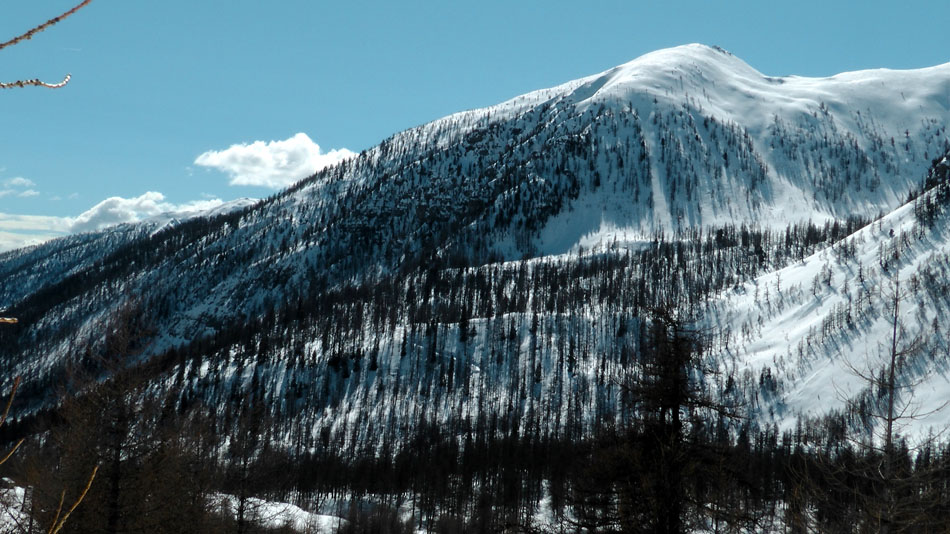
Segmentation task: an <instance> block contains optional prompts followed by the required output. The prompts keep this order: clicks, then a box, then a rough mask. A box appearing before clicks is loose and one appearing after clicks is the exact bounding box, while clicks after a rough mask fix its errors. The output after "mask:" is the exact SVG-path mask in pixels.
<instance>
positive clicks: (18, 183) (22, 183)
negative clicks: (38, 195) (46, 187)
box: [3, 176, 36, 187]
mask: <svg viewBox="0 0 950 534" xmlns="http://www.w3.org/2000/svg"><path fill="white" fill-rule="evenodd" d="M3 185H5V186H7V187H35V186H36V184H35V183H34V182H33V180H28V179H26V178H24V177H22V176H17V177H16V178H10V179H9V180H6V181H4V182H3Z"/></svg>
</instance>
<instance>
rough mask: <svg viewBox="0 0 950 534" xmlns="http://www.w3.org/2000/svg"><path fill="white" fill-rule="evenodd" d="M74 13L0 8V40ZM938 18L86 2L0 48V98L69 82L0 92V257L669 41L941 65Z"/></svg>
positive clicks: (817, 5) (945, 41) (784, 58)
mask: <svg viewBox="0 0 950 534" xmlns="http://www.w3.org/2000/svg"><path fill="white" fill-rule="evenodd" d="M78 1H79V0H44V1H42V2H40V1H37V0H6V1H5V2H3V6H2V7H0V13H2V17H0V39H2V40H6V39H8V38H10V37H12V36H14V35H17V34H19V33H21V32H23V31H25V30H27V29H29V28H30V27H31V26H32V25H34V24H36V23H38V22H40V21H43V20H46V19H48V18H50V17H52V16H55V15H57V14H59V13H60V12H62V11H65V10H66V9H69V8H70V7H72V6H73V5H74V4H75V3H77V2H78ZM945 14H946V2H945V1H944V0H932V1H913V0H910V1H904V2H894V1H893V0H891V1H887V2H884V1H877V0H867V1H863V2H845V1H833V0H825V1H820V2H819V1H809V0H805V1H800V2H781V3H780V2H762V1H761V0H758V1H743V0H718V1H717V0H690V1H685V0H683V1H676V0H672V1H667V2H660V1H657V0H644V1H637V0H627V1H596V0H592V1H589V2H563V1H559V0H547V1H543V2H542V1H512V0H508V1H493V0H484V1H480V2H461V1H459V2H456V1H451V2H450V1H444V0H443V1H409V0H407V1H405V2H391V1H387V2H382V1H367V0H351V1H348V2H328V1H316V0H275V1H273V2H262V1H260V0H197V1H196V0H189V1H184V0H163V1H161V2H144V1H136V0H123V1H120V0H94V1H93V2H92V4H90V5H89V7H87V8H85V9H83V10H82V11H80V12H79V13H77V14H76V15H75V16H73V17H71V18H69V19H67V20H66V21H64V22H62V23H60V24H59V25H57V26H55V27H53V28H51V29H49V30H47V31H46V32H44V33H41V34H38V35H37V36H35V37H34V38H33V39H32V40H31V41H28V42H24V43H21V44H18V45H16V46H14V47H11V48H7V49H4V50H0V81H11V80H14V79H20V78H33V77H39V78H42V79H44V80H48V81H58V80H60V79H61V78H62V77H63V75H65V74H66V73H67V72H69V73H72V75H73V79H72V81H71V82H70V84H69V85H68V86H67V87H66V88H64V89H59V90H48V89H40V88H23V89H11V90H5V91H0V120H2V126H0V250H2V249H3V248H9V247H10V246H13V245H12V244H16V243H22V242H27V241H28V240H30V239H39V238H42V237H45V236H50V235H58V234H61V233H64V232H70V231H76V230H83V229H88V228H93V227H96V226H98V225H102V224H106V223H109V222H119V221H122V220H134V219H136V218H141V217H145V216H148V215H150V214H153V213H157V212H159V211H162V210H166V209H176V208H181V207H188V206H192V207H201V206H206V205H210V204H213V203H215V202H218V201H228V200H232V199H235V198H239V197H261V196H266V195H268V194H270V193H272V192H274V191H275V190H276V188H278V187H280V186H281V185H282V184H285V183H287V182H288V181H290V180H292V179H293V177H294V176H296V175H297V174H301V173H302V174H307V172H306V171H305V170H306V169H309V168H312V167H313V166H318V165H322V164H325V163H327V162H332V161H335V159H338V158H339V157H341V156H343V155H345V154H346V153H347V152H345V151H343V149H348V150H352V151H359V150H362V149H364V148H368V147H371V146H373V145H374V144H376V143H378V142H379V141H380V140H382V139H384V138H386V137H388V136H389V135H391V134H393V133H395V132H397V131H400V130H403V129H405V128H409V127H412V126H415V125H418V124H421V123H424V122H427V121H430V120H432V119H436V118H438V117H441V116H444V115H447V114H449V113H452V112H455V111H461V110H464V109H470V108H475V107H482V106H487V105H491V104H494V103H497V102H500V101H502V100H506V99H508V98H511V97H513V96H516V95H518V94H521V93H525V92H528V91H531V90H534V89H539V88H542V87H548V86H552V85H556V84H559V83H562V82H565V81H568V80H571V79H574V78H578V77H581V76H585V75H589V74H593V73H596V72H599V71H602V70H605V69H607V68H610V67H612V66H615V65H617V64H620V63H624V62H627V61H630V60H632V59H634V58H636V57H637V56H640V55H642V54H644V53H647V52H650V51H653V50H657V49H660V48H666V47H670V46H676V45H679V44H685V43H690V42H700V43H705V44H716V45H720V46H722V47H723V48H725V49H727V50H729V51H730V52H732V53H734V54H735V55H737V56H739V57H740V58H742V59H744V60H745V61H746V62H748V63H749V64H750V65H752V66H753V67H755V68H757V69H758V70H760V71H762V72H763V73H766V74H770V75H786V74H798V75H804V76H828V75H832V74H835V73H838V72H841V71H846V70H856V69H863V68H876V67H887V68H895V69H903V68H916V67H924V66H931V65H936V64H940V63H946V62H947V61H950V33H948V32H947V31H946V29H945V27H944V28H941V27H940V25H941V24H944V22H942V19H943V18H944V16H945ZM255 142H257V143H256V144H255ZM268 143H269V144H268ZM232 145H248V146H246V147H240V148H235V149H232V150H228V149H229V147H231V146H232ZM202 164H203V165H202ZM300 177H302V176H300ZM110 197H111V200H110V201H108V202H106V203H105V204H102V202H103V201H105V200H106V199H109V198H110ZM11 243H12V244H11Z"/></svg>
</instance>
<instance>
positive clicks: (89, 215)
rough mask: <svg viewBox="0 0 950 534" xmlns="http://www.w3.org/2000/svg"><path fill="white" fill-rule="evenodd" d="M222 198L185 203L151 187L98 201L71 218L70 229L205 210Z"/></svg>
mask: <svg viewBox="0 0 950 534" xmlns="http://www.w3.org/2000/svg"><path fill="white" fill-rule="evenodd" d="M222 203H223V202H222V201H221V200H220V199H217V198H215V199H210V200H196V201H193V202H188V203H185V204H171V203H169V202H165V195H163V194H161V193H159V192H157V191H149V192H147V193H145V194H143V195H140V196H137V197H135V198H122V197H111V198H107V199H105V200H103V201H102V202H100V203H98V204H96V205H95V206H93V207H92V208H90V209H88V210H86V211H85V212H83V213H82V214H80V215H79V216H78V217H76V218H75V219H73V220H72V224H71V225H70V231H72V232H88V231H92V230H101V229H103V228H106V227H109V226H114V225H116V224H122V223H131V222H138V221H141V220H142V219H147V218H149V217H154V216H156V215H161V214H166V213H167V214H175V215H181V214H188V213H194V212H198V211H204V210H208V209H211V208H214V207H216V206H220V205H221V204H222Z"/></svg>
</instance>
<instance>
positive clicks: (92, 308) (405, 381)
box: [0, 45, 950, 445]
mask: <svg viewBox="0 0 950 534" xmlns="http://www.w3.org/2000/svg"><path fill="white" fill-rule="evenodd" d="M948 95H950V64H946V65H941V66H937V67H932V68H928V69H919V70H913V71H888V70H874V71H862V72H856V73H845V74H840V75H837V76H833V77H830V78H820V79H811V78H800V77H794V76H789V77H781V78H776V77H769V76H765V75H762V74H760V73H758V72H757V71H755V70H754V69H753V68H751V67H750V66H748V65H747V64H745V63H744V62H742V61H741V60H740V59H738V58H736V57H735V56H732V55H731V54H729V53H727V52H725V51H723V50H721V49H716V48H710V47H706V46H702V45H687V46H682V47H677V48H673V49H668V50H662V51H658V52H654V53H652V54H647V55H645V56H643V57H641V58H638V59H636V60H634V61H632V62H630V63H627V64H625V65H621V66H619V67H616V68H614V69H610V70H608V71H606V72H604V73H601V74H598V75H594V76H590V77H587V78H582V79H580V80H575V81H573V82H568V83H567V84H563V85H560V86H558V87H554V88H550V89H545V90H541V91H536V92H533V93H529V94H527V95H523V96H521V97H517V98H515V99H512V100H509V101H507V102H504V103H502V104H499V105H497V106H493V107H489V108H485V109H481V110H473V111H466V112H462V113H457V114H454V115H450V116H448V117H445V118H443V119H439V120H437V121H434V122H432V123H429V124H426V125H423V126H420V127H417V128H413V129H410V130H407V131H405V132H402V133H399V134H396V135H394V136H393V137H391V138H389V139H387V140H385V141H383V142H382V143H381V144H380V145H378V146H377V147H374V148H372V149H369V150H367V151H364V152H363V153H361V154H360V155H359V156H357V157H355V158H353V159H351V160H347V161H345V162H343V163H340V164H338V165H336V166H334V167H332V168H328V169H325V170H323V171H320V172H319V173H317V174H316V175H314V176H312V177H310V178H307V179H305V180H303V181H301V182H299V183H297V184H295V185H294V186H292V187H290V188H289V189H287V190H286V191H283V192H281V193H279V194H277V195H275V196H273V197H271V198H268V199H265V200H264V201H261V202H260V203H257V204H254V205H253V206H248V207H245V208H243V209H241V210H238V211H233V212H229V213H224V214H217V215H214V214H212V215H209V216H207V217H197V218H193V219H189V220H187V221H182V222H180V223H178V224H175V225H171V226H167V227H164V228H163V229H161V230H159V231H150V230H148V229H144V227H136V226H133V227H121V228H116V229H112V230H107V231H104V232H100V233H93V234H83V235H79V236H72V237H69V238H65V239H64V240H56V241H53V242H50V243H48V244H45V245H41V246H39V247H36V248H33V249H30V250H26V251H20V252H15V253H9V254H7V255H0V274H2V275H3V279H2V280H3V281H2V283H0V308H6V309H8V310H9V313H11V314H15V315H17V316H18V317H20V318H21V320H22V321H21V322H22V324H21V325H20V326H18V327H17V328H16V329H10V330H7V331H4V332H0V336H2V339H0V341H2V343H0V345H2V348H0V357H2V369H0V376H4V377H12V376H14V375H23V376H24V377H25V378H26V385H25V387H24V391H25V392H27V393H28V394H29V395H27V394H24V400H26V399H29V400H30V401H31V402H33V403H34V406H39V405H41V404H43V403H45V402H46V401H47V400H48V399H45V398H44V392H45V391H47V390H48V389H49V388H50V387H52V385H53V384H55V383H57V381H59V380H61V378H62V376H63V374H64V373H65V369H66V366H67V362H73V364H76V363H77V362H78V363H79V364H83V362H82V356H81V355H82V354H83V353H86V354H88V353H95V351H96V350H100V349H101V347H102V346H103V343H104V340H105V334H104V332H105V330H106V328H107V325H108V324H109V321H110V318H111V317H113V316H114V315H115V310H116V309H118V308H120V307H122V306H123V305H124V303H128V302H134V304H135V306H136V307H137V308H138V309H139V310H140V311H141V313H142V314H144V316H145V317H146V322H147V323H148V325H149V328H148V334H147V340H146V342H145V343H144V346H143V348H142V351H141V352H140V353H138V354H136V355H135V360H134V361H135V362H139V361H142V360H147V359H150V358H159V359H162V362H164V363H163V366H160V369H161V371H160V372H158V374H156V376H155V377H154V389H155V390H156V391H158V390H162V391H168V390H171V391H178V392H179V393H178V398H179V402H180V403H181V404H182V405H183V406H187V405H188V404H189V403H191V402H195V400H196V399H201V400H203V401H206V402H209V403H212V404H214V403H227V402H228V399H231V401H234V400H235V399H239V398H241V397H242V395H251V394H254V392H255V391H258V390H260V392H259V393H258V394H257V395H258V397H263V398H265V399H267V401H266V402H267V403H268V405H269V406H270V408H271V410H272V411H273V412H274V413H277V414H280V415H281V417H282V418H283V420H285V421H286V423H285V424H286V425H287V428H288V429H289V428H290V427H292V426H293V425H292V424H291V423H292V422H297V423H300V422H304V423H306V424H305V425H303V427H305V428H308V429H311V430H310V432H312V434H311V435H308V436H306V437H303V438H301V439H316V438H315V436H320V435H321V434H320V433H321V432H326V433H328V435H330V436H332V439H333V440H340V441H341V442H345V443H349V444H353V443H363V442H366V441H372V440H376V442H375V443H376V445H379V442H380V441H385V440H393V441H398V440H399V439H403V438H405V437H406V436H405V433H406V432H408V430H406V429H411V428H412V425H415V424H418V422H419V421H425V420H434V421H438V422H442V423H446V424H447V425H449V427H450V428H459V429H463V428H466V427H467V425H468V426H477V425H478V424H479V423H478V422H479V421H481V424H482V426H483V427H485V428H488V427H491V428H498V429H501V428H508V429H509V430H510V426H509V425H510V424H511V422H512V421H514V420H522V421H523V424H524V425H527V426H528V427H530V428H532V429H534V430H533V431H537V432H542V433H549V434H550V433H553V434H557V433H559V432H566V431H586V430H589V429H590V428H592V426H593V425H595V424H596V423H597V422H598V421H602V420H604V419H612V418H614V419H617V418H622V417H623V412H624V408H623V406H624V401H623V399H622V395H621V393H620V392H619V391H618V390H617V388H616V382H614V381H612V378H611V377H617V376H619V375H620V374H622V373H623V372H624V368H625V366H628V365H630V362H631V361H632V360H631V358H632V356H631V355H633V354H636V352H637V350H638V347H637V341H636V340H635V337H636V336H635V335H634V334H635V333H636V332H637V331H638V328H639V325H640V324H641V320H642V318H641V315H640V312H641V311H642V310H643V309H645V307H646V306H648V305H649V302H648V301H649V300H650V299H656V300H662V299H668V298H676V299H679V301H680V302H679V303H680V304H688V306H689V307H690V308H692V309H693V311H697V312H698V311H700V310H705V309H706V308H707V306H709V307H710V309H713V310H719V311H716V312H715V315H711V316H709V317H713V318H715V317H721V318H722V319H721V321H722V322H720V323H718V324H716V327H717V328H718V329H719V332H718V333H717V335H718V336H719V339H728V335H727V334H724V333H723V332H724V331H725V330H732V331H735V330H737V329H739V328H740V325H741V324H743V323H744V322H745V321H748V320H750V319H749V318H748V317H747V314H752V313H753V311H754V310H756V309H757V308H756V306H757V305H758V304H756V303H754V302H743V301H742V299H741V298H739V297H734V296H730V295H731V294H729V293H728V292H729V291H734V290H739V289H740V288H746V289H745V290H746V291H753V293H754V289H749V288H754V287H756V284H765V282H757V280H764V279H767V278H768V277H769V276H774V274H773V271H775V272H781V271H779V270H780V269H793V267H791V266H790V265H791V264H792V263H793V262H794V261H796V260H801V258H800V257H799V258H795V257H794V254H797V253H800V255H802V256H805V255H808V256H811V254H813V253H817V254H819V255H820V254H831V252H829V251H824V252H822V250H823V248H824V247H828V246H831V245H832V244H833V243H834V242H835V241H837V240H839V239H840V238H842V237H844V235H841V232H843V229H845V228H846V229H849V230H854V229H856V225H857V221H867V220H871V219H873V218H876V217H877V216H878V215H879V214H887V213H891V212H893V211H894V210H899V209H903V210H904V211H903V212H898V213H896V214H893V215H890V216H888V218H887V219H886V220H888V221H892V220H898V219H899V220H900V221H902V222H900V223H894V224H896V225H897V226H895V228H897V229H899V228H903V225H907V226H908V227H910V226H913V225H914V224H915V223H914V222H913V220H912V217H911V219H907V218H906V217H909V216H908V215H906V213H907V211H908V210H910V211H911V212H912V211H913V209H912V208H908V207H906V206H905V207H904V208H901V206H902V205H903V204H904V203H905V202H906V201H907V200H908V198H909V197H910V196H911V194H912V193H913V192H917V191H919V190H920V188H921V187H922V184H923V183H924V180H925V178H926V176H927V173H928V171H929V170H930V169H931V168H932V167H933V166H934V164H935V163H934V161H933V159H934V158H940V157H942V156H943V155H944V154H945V153H946V152H947V150H948V148H950V134H948V132H947V124H946V123H947V118H948V116H950V100H948V98H950V96H948ZM901 213H904V215H901ZM894 217H896V218H897V219H894ZM901 217H903V218H901ZM849 220H850V221H851V223H849V222H848V221H849ZM809 222H811V223H814V224H815V225H817V226H816V229H814V230H812V229H810V228H808V227H807V225H808V223H809ZM835 222H838V223H840V226H834V227H832V225H833V223H835ZM889 224H890V223H889ZM928 231H929V230H928ZM809 232H812V234H809ZM783 233H784V235H786V236H788V237H786V238H785V239H784V240H782V241H780V240H779V239H778V237H777V236H779V235H782V234H783ZM863 235H865V236H866V237H863V238H862V239H864V240H865V241H864V243H865V246H866V247H872V248H873V246H876V245H877V244H878V243H877V241H876V240H882V241H881V243H883V242H884V240H886V239H891V237H890V236H887V235H886V236H884V237H882V236H880V235H878V234H873V235H872V234H871V231H870V230H864V234H863ZM898 235H899V234H898ZM756 236H758V237H756ZM800 236H801V237H800ZM938 237H939V236H938ZM938 237H934V238H933V239H938ZM869 240H870V241H869ZM940 243H942V241H940ZM678 246H680V247H682V250H678V249H677V248H676V247H678ZM941 246H942V244H941ZM828 250H831V249H828ZM862 250H864V249H862ZM793 251H794V252H793ZM869 251H870V248H869V249H868V251H866V252H867V254H871V252H869ZM868 257H870V256H868ZM867 261H870V260H867ZM809 265H812V266H814V265H817V263H816V264H809ZM862 265H863V264H862ZM699 266H703V267H702V268H699ZM704 269H705V270H704ZM819 269H820V268H819ZM812 275H813V273H811V271H808V276H812ZM803 276H804V275H803ZM845 276H846V275H844V274H840V275H839V274H835V275H834V280H835V281H836V282H837V281H838V280H839V278H840V279H841V280H844V278H843V277H845ZM763 277H764V278H763ZM749 284H753V285H752V286H750V285H749ZM831 285H832V286H833V285H834V284H831ZM826 286H828V284H826ZM802 291H805V290H801V291H800V292H799V293H796V295H797V297H796V298H797V299H798V300H797V301H796V302H797V303H798V304H797V305H800V306H803V307H804V308H802V309H807V306H809V302H807V298H805V297H804V293H803V292H802ZM823 291H824V290H823ZM816 292H817V290H816ZM595 297H596V298H595ZM716 299H723V300H722V303H721V304H716V303H715V302H714V301H716ZM717 306H721V307H719V308H717ZM730 306H734V307H733V308H730ZM789 306H791V304H789ZM773 318H774V317H772V316H769V317H768V318H767V317H766V316H765V315H763V316H762V321H763V324H765V322H766V321H767V320H772V319H773ZM776 320H777V319H776ZM759 328H760V329H762V331H763V332H764V331H766V330H767V328H766V327H765V326H761V327H759ZM628 332H629V334H628ZM620 334H623V335H620ZM762 335H763V336H765V337H763V339H769V340H772V341H774V339H775V338H774V337H769V336H772V334H769V336H766V335H765V334H762ZM774 335H778V334H774ZM747 337H748V338H749V339H752V337H754V336H752V335H751V334H749V335H748V336H747ZM795 339H798V338H795ZM618 340H619V341H618ZM793 341H794V339H792V338H790V341H789V342H790V343H791V342H793ZM734 346H735V344H733V345H732V346H730V348H724V350H723V351H722V353H721V354H720V357H719V358H720V359H719V360H718V361H719V362H720V363H721V362H726V361H731V362H732V372H737V373H741V372H742V370H743V369H748V371H749V376H751V377H752V378H751V379H748V380H746V382H749V381H750V380H751V382H749V383H747V384H745V385H744V386H743V388H740V389H742V391H741V393H738V392H732V393H729V394H730V395H736V396H742V395H745V396H754V395H756V394H758V391H757V389H756V388H757V387H754V384H753V383H754V382H755V381H756V379H757V378H758V377H757V376H756V373H761V372H762V371H763V369H764V366H763V364H762V363H756V362H754V361H751V360H748V359H746V360H743V359H742V358H746V357H745V356H742V355H741V354H738V353H734V352H733V350H734ZM502 347H503V348H502ZM87 348H88V350H87ZM748 350H750V351H751V350H752V349H748ZM773 353H774V354H778V352H776V351H772V352H768V351H766V352H761V354H762V355H763V356H762V358H764V359H768V358H771V357H772V355H773ZM757 354H758V353H757ZM776 357H777V356H776ZM815 357H819V356H815ZM492 362H494V363H492ZM85 365H92V364H91V363H89V362H86V363H85ZM723 365H724V364H723ZM770 368H771V369H772V370H774V371H775V372H776V373H779V372H782V373H785V372H786V371H787V368H786V367H782V366H778V365H775V364H772V365H771V366H770ZM810 368H811V367H810ZM798 376H799V375H796V377H790V378H789V381H788V384H798V382H797V380H798ZM780 378H782V377H780ZM789 387H790V388H791V386H789ZM796 387H797V386H796ZM794 391H805V390H801V389H796V390H794ZM420 399H426V402H425V406H424V407H422V408H420V406H419V400H420ZM793 400H794V399H788V402H786V401H785V399H779V398H777V397H776V398H773V399H771V400H770V401H769V402H774V406H775V407H778V408H779V409H784V410H786V413H787V414H792V413H793V412H794V411H795V410H796V409H800V410H804V411H809V410H812V408H813V407H811V406H810V405H807V406H806V405H804V404H795V402H792V401H793ZM759 406H760V407H761V412H760V413H759V414H760V415H762V417H763V420H766V419H768V418H769V417H773V416H771V415H770V416H768V417H766V416H765V415H764V414H767V413H768V406H772V404H768V403H760V404H759ZM796 406H797V407H798V408H796ZM419 410H423V411H422V412H421V413H420V412H419ZM812 411H813V410H812ZM780 415H781V414H780ZM776 417H777V416H776ZM352 421H364V422H366V421H370V422H372V423H373V425H375V428H376V429H377V430H378V429H379V428H385V429H387V430H386V431H385V432H373V431H372V429H371V426H372V425H371V426H366V425H364V426H362V427H360V428H359V429H358V430H355V429H354V427H353V422H352ZM503 421H508V423H503ZM396 429H402V430H396ZM289 431H290V430H288V432H289ZM460 431H461V430H460ZM327 439H330V438H327Z"/></svg>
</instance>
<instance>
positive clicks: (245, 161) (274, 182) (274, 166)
mask: <svg viewBox="0 0 950 534" xmlns="http://www.w3.org/2000/svg"><path fill="white" fill-rule="evenodd" d="M353 155H354V153H353V152H351V151H349V150H347V149H345V148H341V149H334V150H331V151H329V152H327V153H325V154H324V153H322V152H321V151H320V145H318V144H316V143H314V142H313V140H311V139H310V137H308V136H307V134H305V133H298V134H297V135H295V136H293V137H291V138H290V139H286V140H284V141H268V142H264V141H254V142H253V143H251V144H240V145H231V146H230V147H229V148H228V149H226V150H221V151H216V150H209V151H207V152H205V153H204V154H201V155H200V156H198V157H197V158H196V159H195V165H200V166H202V167H210V168H213V169H218V170H219V171H222V172H225V173H227V174H228V175H229V176H230V177H231V180H230V184H231V185H256V186H263V187H271V188H274V189H279V188H282V187H286V186H288V185H290V184H292V183H294V182H296V181H298V180H301V179H303V178H306V177H307V176H310V175H311V174H313V173H315V172H317V171H319V170H320V169H322V168H324V167H328V166H330V165H333V164H335V163H338V162H340V161H342V160H344V159H346V158H348V157H350V156H353Z"/></svg>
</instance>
